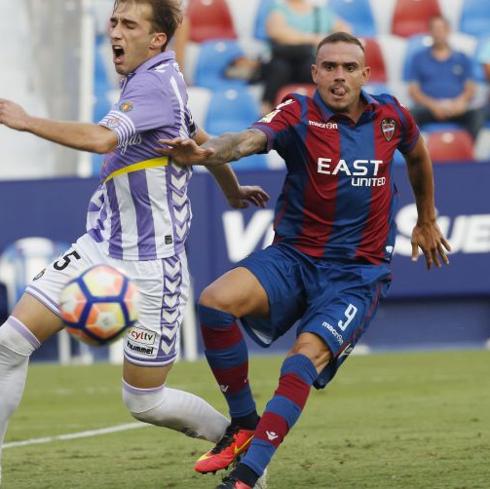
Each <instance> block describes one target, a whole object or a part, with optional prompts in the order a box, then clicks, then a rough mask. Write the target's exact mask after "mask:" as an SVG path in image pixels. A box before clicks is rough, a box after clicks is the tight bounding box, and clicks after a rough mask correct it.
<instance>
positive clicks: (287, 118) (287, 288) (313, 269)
mask: <svg viewBox="0 0 490 489" xmlns="http://www.w3.org/2000/svg"><path fill="white" fill-rule="evenodd" d="M312 76H313V80H314V82H315V83H316V85H317V91H316V93H315V95H314V97H313V98H309V97H305V96H301V95H296V94H294V95H290V96H287V97H286V98H285V99H284V100H283V101H282V103H281V104H279V105H278V106H277V107H276V109H275V110H274V111H273V112H271V113H270V114H268V115H267V116H265V117H264V118H263V119H261V120H260V121H259V122H257V123H256V124H254V125H253V126H252V128H250V129H249V130H246V131H243V132H240V133H229V134H224V135H222V136H220V137H218V138H216V139H212V140H210V141H208V142H207V143H206V144H204V145H203V146H201V147H198V146H197V145H196V143H195V142H194V141H192V140H189V139H185V140H184V139H180V138H175V139H173V140H164V141H162V143H163V144H165V145H167V148H166V149H162V152H163V153H164V154H171V155H172V156H173V157H174V158H175V159H176V160H177V161H178V162H180V163H181V164H203V165H206V166H211V167H212V166H214V165H220V164H223V163H224V162H226V161H233V160H237V159H239V158H241V157H243V156H246V155H249V154H252V153H257V152H264V151H268V150H270V149H272V148H274V149H276V150H277V151H278V152H279V154H280V155H281V156H282V157H283V158H284V160H285V162H286V166H287V176H286V180H285V183H284V187H283V189H282V193H281V195H280V197H279V199H278V201H277V205H276V212H275V221H274V227H275V240H274V243H273V244H272V245H271V246H269V247H268V248H266V249H265V250H262V251H258V252H255V253H253V254H252V255H251V256H249V257H248V258H246V259H245V260H243V261H242V262H241V263H239V264H238V266H237V267H236V268H235V269H233V270H231V271H229V272H228V273H226V274H224V275H223V276H222V277H220V278H218V279H217V280H216V281H215V282H214V283H212V284H211V285H210V286H208V287H207V288H206V289H205V290H204V292H203V293H202V295H201V298H200V306H199V309H200V320H201V327H202V334H203V338H204V344H205V348H206V356H207V359H208V362H209V365H210V367H211V369H212V371H213V374H214V375H215V377H216V380H217V381H218V383H219V385H220V388H221V390H222V392H223V394H224V396H225V398H226V400H227V402H228V405H229V410H230V415H231V419H232V423H231V425H230V426H229V428H228V430H227V433H226V434H225V436H224V437H223V439H222V440H221V441H220V442H219V443H218V444H217V445H216V447H215V448H214V449H213V450H211V451H209V452H208V453H206V454H204V455H203V456H202V457H201V458H200V459H199V460H198V462H197V464H196V467H195V468H196V470H197V471H199V472H211V471H216V470H219V469H222V468H225V467H227V466H228V465H229V464H230V463H232V462H233V461H234V460H236V458H237V457H238V456H239V455H240V454H241V453H244V455H243V456H242V458H241V460H240V463H239V464H238V465H237V466H236V467H235V468H234V470H233V471H232V472H231V473H230V475H229V476H227V477H225V478H224V479H223V482H222V483H221V484H220V485H219V486H218V488H219V489H250V488H252V487H253V486H254V484H255V483H256V481H257V480H258V478H259V476H260V475H261V474H263V472H264V470H265V469H266V467H267V465H268V464H269V462H270V460H271V458H272V456H273V455H274V453H275V451H276V449H277V448H278V447H279V445H280V444H281V443H282V441H283V439H284V437H285V436H286V435H287V433H288V432H289V430H290V429H291V428H292V426H293V425H294V424H295V422H296V421H297V419H298V417H299V416H300V415H301V412H302V410H303V407H304V405H305V403H306V401H307V398H308V395H309V392H310V389H311V386H312V385H314V386H315V387H316V388H322V387H325V385H326V384H327V383H328V382H329V381H330V380H331V379H332V378H333V376H334V375H335V373H336V372H337V369H338V368H339V366H340V365H341V364H342V362H343V361H344V360H345V359H346V358H347V356H348V355H349V353H350V352H351V351H352V349H353V347H354V345H355V344H356V342H357V341H358V339H359V337H360V336H361V335H362V334H363V332H364V331H365V330H366V328H367V327H368V325H369V322H370V321H371V319H372V318H373V315H374V313H375V311H376V309H377V306H378V302H379V299H380V297H382V296H383V295H384V294H385V293H386V292H387V289H388V287H389V284H390V280H391V276H390V260H391V256H392V253H393V246H394V237H395V226H394V220H393V216H394V206H395V196H396V187H395V184H394V182H393V179H392V167H393V155H394V152H395V150H396V149H399V150H400V151H401V152H402V153H403V154H404V155H405V158H406V161H407V166H408V173H409V177H410V181H411V184H412V187H413V190H414V194H415V200H416V204H417V210H418V221H417V224H416V226H415V227H414V229H413V234H412V246H413V256H412V257H413V259H414V260H416V259H417V256H418V252H419V248H420V249H421V250H422V252H423V253H424V255H425V259H426V262H427V267H428V268H429V269H430V268H431V267H432V265H436V266H438V267H439V266H441V265H442V263H446V264H447V263H448V259H447V256H446V251H449V245H448V243H447V242H446V240H445V239H444V237H443V236H442V234H441V232H440V230H439V228H438V226H437V224H436V220H435V219H436V211H435V206H434V188H433V177H432V164H431V160H430V157H429V154H428V152H427V148H426V146H425V144H424V141H423V139H422V138H421V137H420V133H419V130H418V128H417V126H416V124H415V122H414V120H413V117H412V116H411V115H410V113H409V111H408V110H407V109H406V108H405V107H403V106H402V105H400V104H399V103H398V101H397V100H396V99H395V98H394V97H392V96H390V95H381V96H371V95H368V94H367V93H365V92H364V91H363V90H362V86H363V85H364V84H365V83H366V82H367V81H368V79H369V67H367V66H366V65H365V57H364V49H363V47H362V44H361V43H360V42H359V40H358V39H357V38H355V37H353V36H351V35H350V34H346V33H335V34H332V35H330V36H328V37H326V38H325V39H323V40H322V41H321V43H320V44H319V46H318V49H317V56H316V62H315V64H314V65H313V66H312ZM238 320H241V323H242V325H243V327H244V328H245V330H246V331H247V332H248V333H249V334H250V335H251V337H252V338H253V339H254V340H255V341H257V342H258V343H259V344H261V345H264V346H265V345H268V344H270V343H271V342H273V341H274V340H275V339H277V338H278V337H279V336H281V335H282V334H284V333H285V332H286V331H287V330H288V329H290V328H291V327H292V326H293V324H295V323H296V322H297V339H296V341H295V343H294V345H293V346H292V348H291V350H290V351H289V353H288V355H287V358H286V359H285V361H284V363H283V365H282V369H281V374H280V378H279V385H278V387H277V390H276V391H275V393H274V395H273V397H272V398H271V400H270V401H269V402H268V404H267V406H266V408H265V412H264V413H263V415H262V417H261V418H260V420H259V416H258V414H257V411H256V408H255V403H254V399H253V397H252V393H251V389H250V384H249V381H248V354H247V348H246V345H245V342H244V340H243V336H242V333H241V331H240V329H239V326H238Z"/></svg>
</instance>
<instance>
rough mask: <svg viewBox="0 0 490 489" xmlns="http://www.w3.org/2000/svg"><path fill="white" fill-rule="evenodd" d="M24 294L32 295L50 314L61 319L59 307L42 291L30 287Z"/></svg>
mask: <svg viewBox="0 0 490 489" xmlns="http://www.w3.org/2000/svg"><path fill="white" fill-rule="evenodd" d="M25 292H26V293H27V294H29V295H32V296H33V297H34V298H35V299H37V300H38V301H39V302H40V303H41V304H42V305H43V306H46V307H47V308H48V309H49V310H50V311H51V312H52V313H54V314H56V316H58V317H59V318H61V312H60V310H59V307H58V305H57V304H55V302H54V301H53V300H52V299H51V298H50V297H48V296H47V295H46V294H45V293H44V292H43V291H42V290H39V289H37V288H36V287H33V286H32V285H29V286H27V288H26V290H25Z"/></svg>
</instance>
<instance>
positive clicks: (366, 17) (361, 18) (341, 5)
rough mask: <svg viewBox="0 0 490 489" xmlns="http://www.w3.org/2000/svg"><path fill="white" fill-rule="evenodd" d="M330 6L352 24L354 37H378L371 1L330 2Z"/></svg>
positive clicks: (331, 0) (344, 0)
mask: <svg viewBox="0 0 490 489" xmlns="http://www.w3.org/2000/svg"><path fill="white" fill-rule="evenodd" d="M328 6H329V7H330V8H331V9H332V10H333V11H334V12H335V13H336V14H337V15H338V16H339V17H341V18H342V19H343V20H345V21H346V22H348V23H349V24H350V26H351V27H352V31H353V34H354V35H356V36H364V37H374V36H375V35H376V24H375V22H374V17H373V12H372V10H371V5H370V3H369V0H330V1H329V2H328Z"/></svg>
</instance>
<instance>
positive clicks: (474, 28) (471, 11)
mask: <svg viewBox="0 0 490 489" xmlns="http://www.w3.org/2000/svg"><path fill="white" fill-rule="evenodd" d="M459 30H460V31H462V32H465V33H466V34H471V35H472V36H476V37H481V36H488V35H489V34H490V2H488V0H465V1H464V2H463V10H462V12H461V21H460V26H459Z"/></svg>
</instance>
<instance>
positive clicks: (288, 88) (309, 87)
mask: <svg viewBox="0 0 490 489" xmlns="http://www.w3.org/2000/svg"><path fill="white" fill-rule="evenodd" d="M315 90H316V85H314V84H313V83H292V84H290V85H284V86H283V87H282V88H281V89H280V90H279V91H278V92H277V97H276V101H275V105H277V104H279V103H280V102H281V100H282V99H283V98H284V97H285V96H286V95H287V94H288V93H299V94H301V95H308V96H309V97H312V96H313V94H314V93H315Z"/></svg>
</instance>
